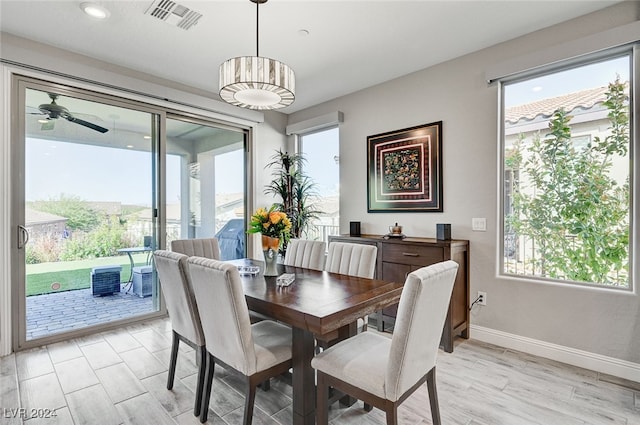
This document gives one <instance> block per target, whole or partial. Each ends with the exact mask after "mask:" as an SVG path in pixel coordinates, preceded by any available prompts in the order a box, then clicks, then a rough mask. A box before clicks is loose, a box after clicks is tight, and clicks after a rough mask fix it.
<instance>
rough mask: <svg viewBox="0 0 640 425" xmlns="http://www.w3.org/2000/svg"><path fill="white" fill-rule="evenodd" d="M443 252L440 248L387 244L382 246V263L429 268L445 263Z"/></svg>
mask: <svg viewBox="0 0 640 425" xmlns="http://www.w3.org/2000/svg"><path fill="white" fill-rule="evenodd" d="M442 251H443V250H442V248H441V247H438V246H420V245H411V244H395V243H385V244H383V245H382V261H386V262H389V263H400V264H411V265H414V266H427V265H430V264H434V263H438V262H440V261H443V258H444V257H443V252H442Z"/></svg>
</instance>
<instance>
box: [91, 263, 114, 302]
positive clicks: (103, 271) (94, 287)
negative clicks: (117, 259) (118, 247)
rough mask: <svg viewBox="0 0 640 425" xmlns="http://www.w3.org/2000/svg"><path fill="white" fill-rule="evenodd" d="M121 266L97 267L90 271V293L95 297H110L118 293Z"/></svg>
mask: <svg viewBox="0 0 640 425" xmlns="http://www.w3.org/2000/svg"><path fill="white" fill-rule="evenodd" d="M121 271H122V266H119V265H112V266H99V267H94V268H92V269H91V292H92V294H93V295H94V296H95V295H100V296H102V295H112V294H115V293H116V292H120V272H121Z"/></svg>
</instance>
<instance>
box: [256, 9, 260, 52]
mask: <svg viewBox="0 0 640 425" xmlns="http://www.w3.org/2000/svg"><path fill="white" fill-rule="evenodd" d="M259 34H260V2H259V1H257V2H256V56H257V57H260V35H259Z"/></svg>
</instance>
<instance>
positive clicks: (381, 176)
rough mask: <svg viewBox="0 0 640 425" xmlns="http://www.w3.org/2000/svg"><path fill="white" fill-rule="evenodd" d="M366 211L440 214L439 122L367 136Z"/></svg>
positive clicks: (440, 152)
mask: <svg viewBox="0 0 640 425" xmlns="http://www.w3.org/2000/svg"><path fill="white" fill-rule="evenodd" d="M367 157H368V162H367V191H368V192H367V211H368V212H442V121H438V122H434V123H431V124H425V125H420V126H416V127H410V128H405V129H402V130H396V131H390V132H388V133H382V134H376V135H374V136H369V137H367Z"/></svg>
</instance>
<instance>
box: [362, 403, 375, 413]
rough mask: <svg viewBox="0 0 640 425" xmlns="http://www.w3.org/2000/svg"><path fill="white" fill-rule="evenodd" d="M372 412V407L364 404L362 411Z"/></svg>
mask: <svg viewBox="0 0 640 425" xmlns="http://www.w3.org/2000/svg"><path fill="white" fill-rule="evenodd" d="M372 410H373V406H372V405H370V404H369V403H365V404H364V411H365V412H371V411H372Z"/></svg>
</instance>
